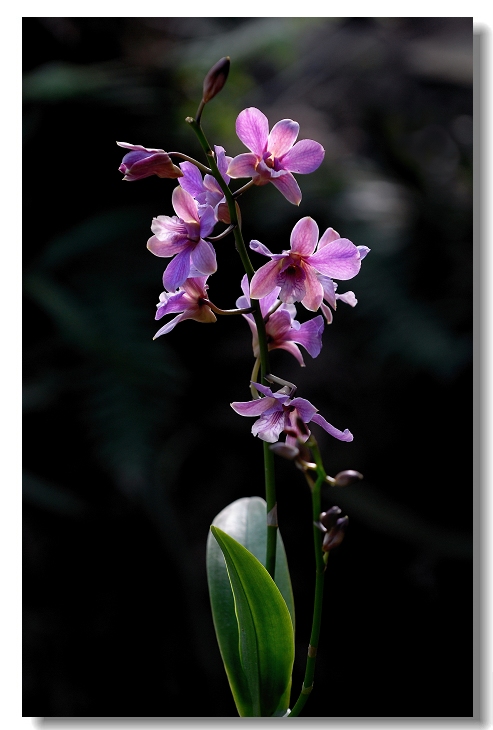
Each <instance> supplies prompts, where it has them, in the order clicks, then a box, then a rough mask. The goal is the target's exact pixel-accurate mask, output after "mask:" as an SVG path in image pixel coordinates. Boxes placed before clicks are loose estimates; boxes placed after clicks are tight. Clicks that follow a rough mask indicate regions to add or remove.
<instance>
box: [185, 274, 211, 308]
mask: <svg viewBox="0 0 493 730" xmlns="http://www.w3.org/2000/svg"><path fill="white" fill-rule="evenodd" d="M190 274H192V267H190ZM208 278H209V277H208V276H201V275H200V274H199V275H198V276H189V277H188V279H187V280H186V281H185V282H184V283H183V289H184V290H185V291H186V293H187V294H188V296H189V297H190V299H192V300H198V299H204V298H206V297H207V289H208V288H209V287H208V286H207V284H206V281H207V279H208Z"/></svg>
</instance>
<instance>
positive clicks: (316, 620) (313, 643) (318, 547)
mask: <svg viewBox="0 0 493 730" xmlns="http://www.w3.org/2000/svg"><path fill="white" fill-rule="evenodd" d="M307 445H308V446H309V447H310V449H311V450H312V453H313V456H314V458H315V464H316V467H317V469H316V471H317V479H316V481H315V483H313V481H312V480H311V479H310V480H309V484H310V483H311V492H312V517H313V522H318V520H319V517H320V512H321V488H322V484H323V483H324V482H325V479H326V476H327V474H326V473H325V469H324V465H323V463H322V457H321V455H320V451H319V448H318V444H317V442H316V440H315V438H314V437H313V436H311V437H310V439H309V440H308V441H307ZM322 541H323V535H322V533H321V532H320V530H319V529H318V527H315V525H313V544H314V548H315V598H314V602H313V619H312V631H311V635H310V645H309V647H308V655H307V659H306V669H305V677H304V679H303V686H302V688H301V693H300V696H299V697H298V700H297V701H296V704H295V705H294V707H293V709H292V710H291V713H290V714H289V715H288V717H298V716H299V714H300V712H301V710H302V709H303V707H304V706H305V703H306V701H307V700H308V697H309V696H310V694H311V691H312V689H313V678H314V676H315V662H316V658H317V649H318V642H319V638H320V627H321V625H322V604H323V590H324V578H325V567H326V562H325V560H324V553H323V551H322Z"/></svg>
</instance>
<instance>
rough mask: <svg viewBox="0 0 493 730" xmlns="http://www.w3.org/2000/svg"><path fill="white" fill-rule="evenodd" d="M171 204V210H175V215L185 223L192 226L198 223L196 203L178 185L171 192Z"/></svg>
mask: <svg viewBox="0 0 493 730" xmlns="http://www.w3.org/2000/svg"><path fill="white" fill-rule="evenodd" d="M171 203H172V205H173V208H174V209H175V212H176V214H177V215H178V216H179V217H180V218H181V219H182V220H183V221H184V222H185V223H192V224H193V223H198V222H199V214H198V210H197V201H196V200H194V199H193V198H192V196H191V195H190V193H187V191H186V190H184V189H183V188H182V187H180V186H179V185H178V187H176V188H175V189H174V190H173V194H172V196H171Z"/></svg>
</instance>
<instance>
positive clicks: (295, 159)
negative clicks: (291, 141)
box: [279, 139, 325, 174]
mask: <svg viewBox="0 0 493 730" xmlns="http://www.w3.org/2000/svg"><path fill="white" fill-rule="evenodd" d="M324 156H325V150H324V148H323V147H322V145H321V144H319V143H318V142H314V141H313V139H302V140H300V141H299V142H297V143H296V144H295V145H294V147H292V148H291V149H290V150H289V151H288V152H286V154H285V155H283V156H282V157H281V159H280V160H279V164H280V165H281V166H282V167H283V169H284V170H289V172H299V173H302V174H306V173H309V172H313V171H314V170H316V169H317V167H320V165H321V164H322V161H323V159H324Z"/></svg>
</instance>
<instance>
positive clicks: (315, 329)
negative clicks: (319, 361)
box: [286, 315, 324, 357]
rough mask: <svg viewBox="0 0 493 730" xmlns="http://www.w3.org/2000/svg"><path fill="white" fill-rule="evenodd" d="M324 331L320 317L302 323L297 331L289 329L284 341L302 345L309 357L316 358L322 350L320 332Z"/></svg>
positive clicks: (322, 320)
mask: <svg viewBox="0 0 493 730" xmlns="http://www.w3.org/2000/svg"><path fill="white" fill-rule="evenodd" d="M323 331H324V319H323V317H322V316H321V315H318V317H314V318H313V319H309V320H308V321H307V322H303V324H302V325H301V327H300V328H299V329H298V330H294V329H291V331H290V332H288V333H287V336H286V339H288V340H291V341H292V342H297V343H298V344H299V345H302V346H303V347H304V348H305V350H306V351H307V352H308V354H309V355H311V356H312V357H317V356H318V355H319V354H320V350H321V349H322V332H323Z"/></svg>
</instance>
